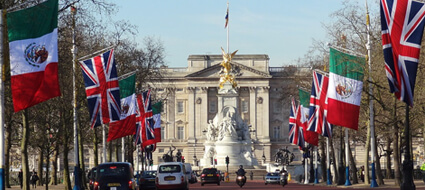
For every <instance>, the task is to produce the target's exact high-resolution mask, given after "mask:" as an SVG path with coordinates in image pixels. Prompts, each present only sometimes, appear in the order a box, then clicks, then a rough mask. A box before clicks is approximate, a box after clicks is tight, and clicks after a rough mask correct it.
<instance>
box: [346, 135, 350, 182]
mask: <svg viewBox="0 0 425 190" xmlns="http://www.w3.org/2000/svg"><path fill="white" fill-rule="evenodd" d="M349 146H350V144H349V143H348V128H345V176H346V177H345V179H346V180H345V186H351V182H350V156H349V154H350V151H349V149H348V147H349Z"/></svg>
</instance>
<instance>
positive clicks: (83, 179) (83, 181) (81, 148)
mask: <svg viewBox="0 0 425 190" xmlns="http://www.w3.org/2000/svg"><path fill="white" fill-rule="evenodd" d="M81 133H82V131H81V130H78V137H77V138H78V156H79V159H80V168H81V171H82V175H81V176H80V181H81V186H82V187H83V188H84V189H87V181H86V177H85V176H86V175H84V174H85V172H84V171H85V168H86V167H85V165H84V146H83V140H82V135H81Z"/></svg>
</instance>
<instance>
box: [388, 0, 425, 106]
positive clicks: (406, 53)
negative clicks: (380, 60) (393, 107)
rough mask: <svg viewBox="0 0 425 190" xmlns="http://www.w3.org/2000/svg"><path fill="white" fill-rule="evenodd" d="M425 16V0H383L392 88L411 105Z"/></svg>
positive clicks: (398, 96) (400, 98)
mask: <svg viewBox="0 0 425 190" xmlns="http://www.w3.org/2000/svg"><path fill="white" fill-rule="evenodd" d="M424 17H425V6H424V3H421V2H415V1H411V0H381V28H382V46H383V50H384V59H385V71H386V74H387V78H388V82H389V85H390V91H391V93H395V96H396V97H397V98H398V99H399V100H401V101H404V102H406V103H407V104H409V105H410V106H413V93H414V88H415V80H416V72H417V68H418V61H419V52H420V47H421V41H422V34H423V31H424Z"/></svg>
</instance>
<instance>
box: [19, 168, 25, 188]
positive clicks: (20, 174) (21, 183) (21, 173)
mask: <svg viewBox="0 0 425 190" xmlns="http://www.w3.org/2000/svg"><path fill="white" fill-rule="evenodd" d="M23 175H24V173H23V172H22V169H21V170H20V171H19V173H18V179H19V185H21V189H22V186H23V181H22V177H23Z"/></svg>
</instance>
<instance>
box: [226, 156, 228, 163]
mask: <svg viewBox="0 0 425 190" xmlns="http://www.w3.org/2000/svg"><path fill="white" fill-rule="evenodd" d="M226 164H229V156H226Z"/></svg>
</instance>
